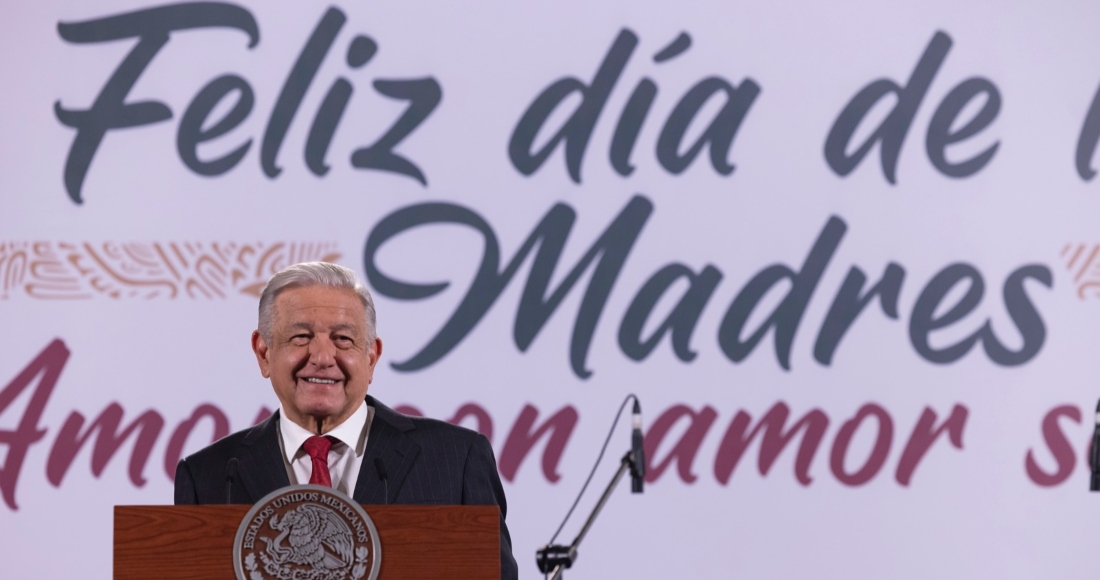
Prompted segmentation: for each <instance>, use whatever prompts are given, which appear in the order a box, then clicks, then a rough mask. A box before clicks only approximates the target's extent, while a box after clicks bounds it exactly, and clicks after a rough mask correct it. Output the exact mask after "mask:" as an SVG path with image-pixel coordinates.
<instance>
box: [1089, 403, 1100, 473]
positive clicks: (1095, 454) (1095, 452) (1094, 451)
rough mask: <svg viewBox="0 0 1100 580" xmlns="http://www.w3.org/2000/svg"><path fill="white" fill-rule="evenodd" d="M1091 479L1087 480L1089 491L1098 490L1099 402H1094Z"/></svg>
mask: <svg viewBox="0 0 1100 580" xmlns="http://www.w3.org/2000/svg"><path fill="white" fill-rule="evenodd" d="M1090 455H1091V457H1090V459H1091V461H1090V463H1091V464H1092V465H1091V467H1092V481H1090V482H1089V491H1100V402H1098V403H1096V426H1095V427H1094V428H1093V431H1092V453H1091V454H1090Z"/></svg>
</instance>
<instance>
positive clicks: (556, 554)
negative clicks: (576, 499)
mask: <svg viewBox="0 0 1100 580" xmlns="http://www.w3.org/2000/svg"><path fill="white" fill-rule="evenodd" d="M636 459H638V458H635V457H634V452H633V450H631V451H627V452H626V455H623V460H622V462H621V463H620V464H619V470H618V471H616V472H615V476H614V477H612V478H611V483H609V484H607V489H605V490H604V492H603V495H601V496H600V501H598V502H596V507H594V508H592V513H591V514H589V516H588V519H587V520H585V522H584V526H583V527H582V528H581V531H580V533H578V534H577V537H576V538H574V539H573V543H572V544H569V545H568V546H562V545H560V544H553V545H549V546H543V547H542V548H541V549H540V550H538V551H537V552H535V561H536V562H538V565H539V570H540V571H541V572H542V573H543V574H547V575H548V576H547V578H548V579H549V580H559V579H560V578H561V575H562V571H563V570H565V569H566V568H569V567H571V566H572V565H573V562H574V561H575V560H576V559H577V547H579V546H580V545H581V541H582V540H584V536H585V535H587V534H588V529H589V528H591V527H592V524H593V522H595V521H596V516H598V515H600V511H601V510H603V506H604V504H606V503H607V500H608V498H610V497H611V492H613V491H615V488H616V487H617V486H618V485H619V480H621V479H622V478H623V475H625V474H626V472H627V471H628V470H636V469H637V467H636V466H635V461H636ZM643 473H644V472H643Z"/></svg>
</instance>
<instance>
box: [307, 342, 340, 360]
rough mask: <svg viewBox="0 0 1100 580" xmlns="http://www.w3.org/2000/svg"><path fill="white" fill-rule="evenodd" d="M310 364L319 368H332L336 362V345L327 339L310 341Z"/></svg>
mask: <svg viewBox="0 0 1100 580" xmlns="http://www.w3.org/2000/svg"><path fill="white" fill-rule="evenodd" d="M309 362H311V363H313V364H314V365H316V366H319V367H328V366H332V365H333V364H334V363H335V362H336V345H334V344H332V341H331V340H329V339H327V338H325V337H317V338H315V339H314V340H312V341H310V343H309Z"/></svg>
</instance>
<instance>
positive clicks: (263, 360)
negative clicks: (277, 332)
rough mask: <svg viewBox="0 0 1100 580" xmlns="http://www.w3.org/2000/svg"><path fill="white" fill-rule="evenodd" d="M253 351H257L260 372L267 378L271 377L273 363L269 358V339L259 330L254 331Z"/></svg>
mask: <svg viewBox="0 0 1100 580" xmlns="http://www.w3.org/2000/svg"><path fill="white" fill-rule="evenodd" d="M252 352H254V353H256V362H258V363H260V374H261V375H263V376H264V378H265V379H269V378H271V370H270V369H271V363H270V362H269V361H268V360H267V353H268V349H267V341H265V340H264V337H263V336H260V331H259V330H253V331H252Z"/></svg>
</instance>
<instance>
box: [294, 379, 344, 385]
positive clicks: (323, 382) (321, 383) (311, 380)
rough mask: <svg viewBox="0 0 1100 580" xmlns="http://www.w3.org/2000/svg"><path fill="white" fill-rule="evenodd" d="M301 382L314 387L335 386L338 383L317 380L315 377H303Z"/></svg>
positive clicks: (332, 380) (335, 381)
mask: <svg viewBox="0 0 1100 580" xmlns="http://www.w3.org/2000/svg"><path fill="white" fill-rule="evenodd" d="M302 380H303V381H305V382H307V383H312V384H315V385H335V384H336V383H337V382H339V381H338V380H337V379H319V378H316V377H303V378H302Z"/></svg>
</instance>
